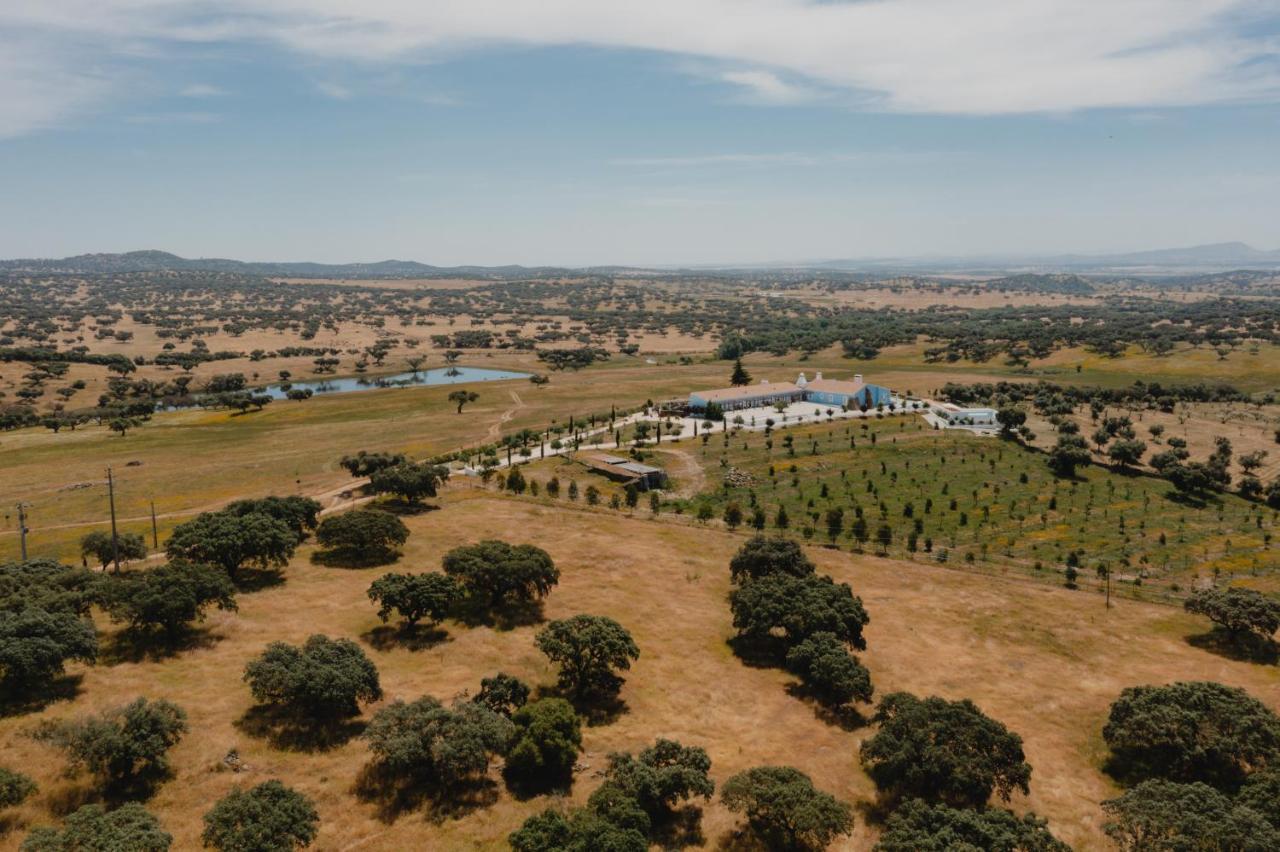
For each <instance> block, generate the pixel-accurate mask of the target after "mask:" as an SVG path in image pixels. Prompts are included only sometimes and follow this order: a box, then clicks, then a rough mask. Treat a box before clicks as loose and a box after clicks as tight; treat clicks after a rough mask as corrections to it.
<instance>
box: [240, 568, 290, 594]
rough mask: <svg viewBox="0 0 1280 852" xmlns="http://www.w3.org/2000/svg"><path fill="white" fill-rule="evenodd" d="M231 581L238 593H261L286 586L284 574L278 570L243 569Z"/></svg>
mask: <svg viewBox="0 0 1280 852" xmlns="http://www.w3.org/2000/svg"><path fill="white" fill-rule="evenodd" d="M231 581H232V582H233V583H235V585H236V589H237V591H241V592H246V593H249V592H261V591H263V590H264V589H271V588H275V587H276V586H280V585H283V584H284V572H283V571H280V570H279V569H277V568H241V569H240V570H239V571H236V574H235V576H234V577H232V578H231Z"/></svg>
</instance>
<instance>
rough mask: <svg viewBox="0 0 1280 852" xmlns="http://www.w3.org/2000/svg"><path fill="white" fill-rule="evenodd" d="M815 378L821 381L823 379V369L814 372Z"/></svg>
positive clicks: (816, 380)
mask: <svg viewBox="0 0 1280 852" xmlns="http://www.w3.org/2000/svg"><path fill="white" fill-rule="evenodd" d="M813 380H814V381H815V382H820V381H822V371H821V370H819V371H818V372H816V373H814V374H813Z"/></svg>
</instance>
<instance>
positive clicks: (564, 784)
mask: <svg viewBox="0 0 1280 852" xmlns="http://www.w3.org/2000/svg"><path fill="white" fill-rule="evenodd" d="M502 780H503V783H505V784H506V786H507V792H509V793H510V794H511V796H512V798H514V799H515V800H516V801H518V802H527V801H529V800H530V799H534V798H537V797H538V796H567V795H569V794H570V793H571V792H572V790H573V771H572V770H570V771H569V772H566V773H564V775H563V777H557V778H545V777H537V776H526V775H525V774H524V773H518V772H513V771H512V770H510V769H508V768H505V767H504V768H503V770H502Z"/></svg>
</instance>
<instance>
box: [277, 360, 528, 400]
mask: <svg viewBox="0 0 1280 852" xmlns="http://www.w3.org/2000/svg"><path fill="white" fill-rule="evenodd" d="M529 375H530V374H529V373H515V372H511V371H510V370H486V369H483V368H481V367H437V368H436V369H434V370H419V371H418V372H416V373H397V374H396V375H394V376H377V377H374V378H369V377H365V376H358V377H354V378H344V379H313V380H310V381H305V382H291V383H290V384H289V390H302V389H304V388H305V389H308V390H310V391H311V392H312V393H347V392H351V391H368V390H381V389H383V388H411V387H417V386H419V385H461V384H468V383H471V382H500V381H505V380H509V379H527V378H529ZM262 393H265V394H268V395H270V396H271V398H272V399H286V398H287V396H286V394H287V393H288V391H286V390H285V388H284V387H283V386H282V385H278V384H277V385H267V386H266V387H265V388H263V389H262Z"/></svg>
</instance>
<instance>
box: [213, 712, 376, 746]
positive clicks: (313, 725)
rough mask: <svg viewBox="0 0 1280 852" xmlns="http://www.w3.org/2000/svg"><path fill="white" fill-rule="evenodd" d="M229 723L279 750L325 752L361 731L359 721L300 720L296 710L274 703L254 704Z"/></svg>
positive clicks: (361, 727) (361, 723)
mask: <svg viewBox="0 0 1280 852" xmlns="http://www.w3.org/2000/svg"><path fill="white" fill-rule="evenodd" d="M232 724H234V725H235V727H236V728H237V729H238V730H240V731H242V732H244V733H245V734H247V735H248V736H251V737H255V738H257V739H262V740H266V741H267V742H268V743H270V744H271V747H272V748H277V749H280V750H281V751H300V752H317V751H329V750H331V749H335V748H338V747H339V746H342V745H345V744H346V743H347V742H349V741H350V740H352V739H353V738H355V737H357V736H359V735H360V734H361V733H362V732H363V731H364V728H365V722H363V721H361V720H360V719H309V718H301V717H300V715H299V713H298V712H297V711H293V710H289V709H286V708H282V707H277V706H276V705H274V704H255V705H254V706H252V707H250V708H249V709H248V710H246V711H245V712H244V715H243V716H241V717H240V718H239V719H237V720H235V722H233V723H232Z"/></svg>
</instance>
